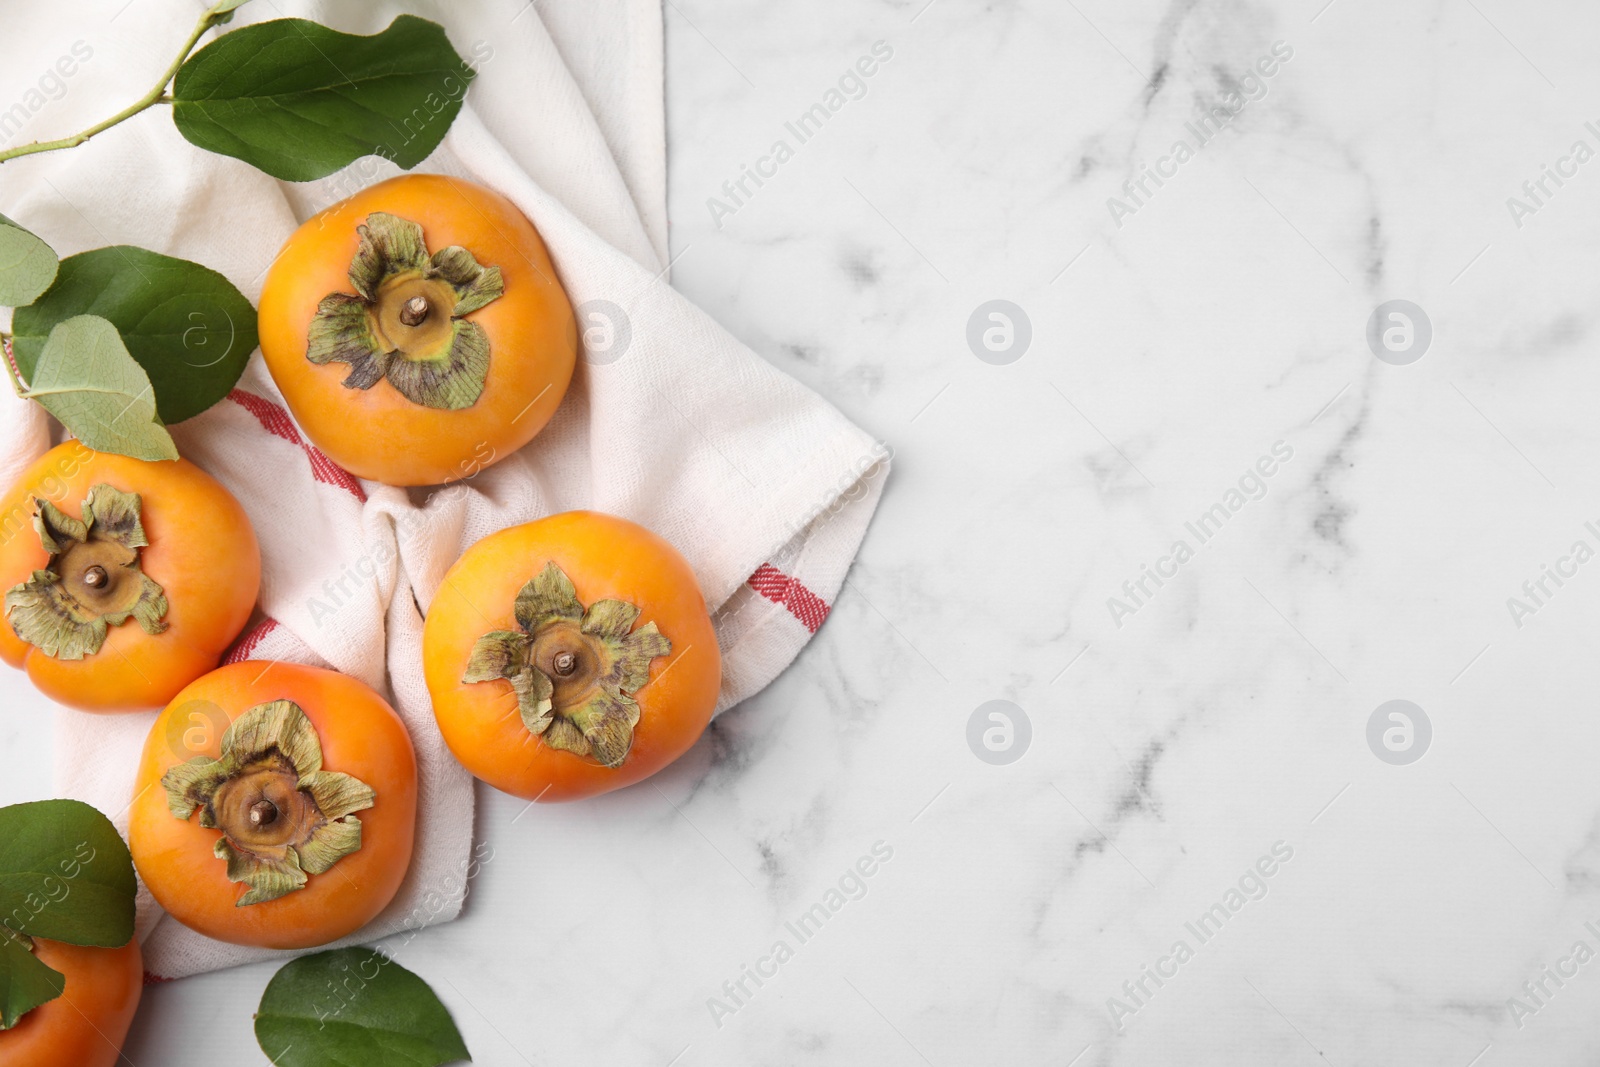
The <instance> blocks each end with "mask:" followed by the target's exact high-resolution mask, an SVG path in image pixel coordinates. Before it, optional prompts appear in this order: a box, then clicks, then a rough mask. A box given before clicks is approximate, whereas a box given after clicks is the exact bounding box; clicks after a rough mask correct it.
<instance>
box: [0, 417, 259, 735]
mask: <svg viewBox="0 0 1600 1067" xmlns="http://www.w3.org/2000/svg"><path fill="white" fill-rule="evenodd" d="M260 584H261V550H260V547H259V546H258V545H257V544H256V536H255V532H254V531H253V530H252V529H251V527H250V520H249V518H248V517H247V516H246V515H245V512H244V509H243V508H242V507H240V506H239V502H238V501H237V500H235V499H234V498H233V496H232V495H231V494H230V493H229V492H228V491H227V490H226V489H224V488H223V487H222V485H221V484H219V483H218V482H217V481H216V480H215V479H213V478H212V477H211V476H210V475H208V474H206V473H205V472H204V471H202V470H201V469H200V468H199V467H196V466H195V465H194V464H192V463H190V462H189V461H187V460H182V459H180V460H176V461H162V462H156V463H152V462H147V461H145V460H140V459H130V458H128V457H127V456H119V455H114V454H112V453H109V452H95V451H93V450H91V449H90V448H88V447H87V446H85V445H84V444H82V443H81V442H78V441H68V442H67V443H65V444H62V445H59V446H57V447H56V448H53V449H51V450H50V451H49V452H46V453H45V454H44V455H43V456H42V457H40V458H39V460H38V462H36V463H34V464H33V466H31V467H29V468H28V470H27V471H26V472H24V473H23V475H22V477H21V478H20V479H18V481H17V483H16V485H14V486H13V487H12V488H11V490H10V492H9V493H7V494H6V496H5V497H4V498H3V499H0V588H4V589H5V590H6V594H5V623H4V624H3V625H0V658H4V659H5V661H6V662H7V663H9V664H11V665H12V666H13V667H21V668H22V669H23V670H25V671H27V673H28V678H29V679H30V680H31V681H32V682H33V684H34V685H35V686H37V687H38V688H39V689H40V691H41V692H43V693H44V694H45V695H46V696H49V697H50V698H51V699H53V700H56V701H58V702H60V703H62V704H66V705H69V706H71V707H75V708H80V709H82V710H84V711H101V712H120V711H138V710H144V709H149V708H159V707H161V706H162V705H164V704H166V703H167V701H169V700H171V699H172V698H173V696H174V695H176V694H177V692H178V690H180V689H182V688H183V687H184V686H186V685H188V684H189V683H190V682H192V681H194V680H195V679H196V678H198V677H200V676H201V675H202V674H204V673H205V672H206V671H209V670H211V669H212V668H213V667H215V666H216V665H217V660H218V659H219V658H220V657H221V655H222V653H223V651H224V650H225V649H226V648H227V647H228V645H230V644H231V643H232V642H233V639H234V638H235V637H237V636H238V634H239V631H240V630H242V629H243V628H244V625H245V623H246V622H248V621H249V619H250V612H251V610H252V609H253V608H254V606H255V602H256V592H257V590H258V588H259V587H260Z"/></svg>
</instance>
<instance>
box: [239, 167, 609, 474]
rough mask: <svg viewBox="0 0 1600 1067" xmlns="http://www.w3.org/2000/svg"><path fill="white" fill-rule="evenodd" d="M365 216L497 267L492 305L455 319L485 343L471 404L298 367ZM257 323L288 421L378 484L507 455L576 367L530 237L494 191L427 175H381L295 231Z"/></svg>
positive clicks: (264, 294) (472, 468) (557, 301)
mask: <svg viewBox="0 0 1600 1067" xmlns="http://www.w3.org/2000/svg"><path fill="white" fill-rule="evenodd" d="M374 211H383V212H388V213H389V214H392V215H398V216H400V217H401V218H405V219H410V220H412V221H414V222H417V223H420V224H421V226H422V231H423V236H424V238H425V240H426V241H427V245H428V250H429V251H430V252H437V251H438V250H439V249H441V248H444V247H446V246H447V245H460V246H462V247H463V248H466V249H467V250H468V251H469V252H471V253H472V254H473V256H474V257H476V259H477V261H478V262H479V263H480V264H483V265H484V266H491V265H492V266H497V267H499V268H500V272H501V275H502V276H503V277H504V279H505V292H504V294H503V295H501V296H500V297H499V298H498V299H496V300H495V301H493V302H492V303H490V304H488V305H487V306H486V307H483V308H480V309H479V310H477V311H474V312H472V313H471V314H470V315H468V316H467V317H468V318H469V319H470V320H471V321H473V322H476V323H478V324H479V325H481V326H482V327H483V328H484V329H485V330H486V331H487V332H488V335H489V342H490V354H489V376H488V380H487V382H486V383H485V385H484V390H483V395H482V396H480V397H479V398H478V401H477V403H475V404H473V405H472V406H471V407H468V408H463V409H461V410H459V411H445V410H440V409H436V408H430V407H424V406H422V405H419V404H415V403H413V402H411V401H410V400H408V399H406V398H405V397H404V396H403V395H402V394H401V393H400V392H399V391H398V390H396V389H395V388H394V386H392V385H390V384H389V382H387V381H379V382H378V383H377V384H376V385H374V386H373V387H372V388H370V389H365V390H363V389H347V388H345V387H344V385H342V384H341V383H342V382H343V381H344V378H345V376H346V375H347V374H348V373H349V371H350V368H349V367H348V366H347V365H345V364H343V363H329V364H324V365H322V366H318V365H316V364H314V363H312V362H311V361H310V360H308V359H306V347H307V331H308V329H309V327H310V325H311V319H312V317H313V315H314V314H315V312H316V310H317V304H318V302H320V301H321V300H322V298H323V297H325V296H327V295H328V294H330V293H334V292H342V293H350V294H352V295H353V294H355V292H356V290H355V288H354V286H352V285H351V284H350V279H349V272H350V263H351V260H352V259H353V258H354V256H355V254H356V249H357V248H358V247H359V245H360V243H361V242H360V236H359V235H358V234H357V233H356V227H357V226H358V225H360V224H361V223H362V222H364V221H365V220H366V217H367V216H368V215H369V214H371V213H372V212H374ZM259 320H260V322H259V326H260V334H261V354H262V355H263V356H264V357H265V358H266V361H267V369H268V370H269V371H271V373H272V378H273V381H275V382H276V383H277V385H278V389H279V391H281V392H282V393H283V398H284V400H285V401H287V403H288V405H289V410H290V411H291V412H293V413H294V417H295V421H297V422H298V423H299V424H300V426H301V428H302V429H304V430H305V432H306V433H307V434H308V435H309V436H310V438H311V440H312V441H313V442H314V443H315V444H316V446H317V447H318V448H320V449H322V451H323V452H325V453H327V454H328V456H329V457H331V458H332V459H333V461H334V462H335V463H338V464H339V465H340V466H342V467H344V468H345V469H346V470H348V471H350V472H351V473H352V474H355V475H356V476H358V477H361V478H370V479H372V480H374V481H379V482H383V483H385V484H387V485H435V484H438V483H442V482H452V481H456V480H459V479H461V478H469V477H471V476H472V475H474V474H476V473H478V471H480V470H482V469H483V468H484V467H486V466H488V465H489V464H490V463H493V462H494V461H495V460H497V459H503V458H504V457H506V456H508V455H510V454H511V453H512V452H515V451H516V450H517V449H519V448H521V447H522V446H523V445H525V444H527V443H528V442H529V441H531V440H533V437H534V435H535V434H537V433H538V432H539V431H540V430H542V429H543V428H544V426H545V424H546V423H547V422H549V421H550V417H551V416H552V415H554V414H555V411H556V408H557V407H558V406H559V405H560V403H561V398H562V396H563V395H565V393H566V390H567V385H568V383H569V382H570V381H571V380H572V372H573V368H574V366H575V364H576V362H577V352H578V334H577V323H576V320H575V318H574V317H573V313H572V305H571V304H570V303H569V302H568V300H567V294H566V291H565V290H564V289H562V287H561V283H560V281H559V280H558V279H557V277H556V272H555V268H554V266H553V265H552V264H551V262H550V256H549V253H548V252H547V251H546V250H545V246H544V241H543V239H541V238H540V236H539V232H538V231H537V230H535V229H534V228H533V224H532V223H530V222H529V221H528V220H527V219H526V218H525V217H524V216H523V215H522V213H521V212H520V211H518V210H517V208H516V206H515V205H514V204H512V203H511V201H509V200H507V199H506V198H505V197H503V196H501V195H500V194H498V193H495V192H492V191H490V190H488V189H485V188H484V187H482V186H480V185H475V184H473V183H472V182H467V181H463V180H461V179H460V178H450V177H445V176H443V175H437V174H407V175H401V176H400V177H397V178H390V179H389V180H388V181H385V182H379V183H378V184H377V185H374V186H371V187H370V188H368V189H364V190H362V191H361V192H359V193H357V194H356V195H355V196H352V197H350V198H349V199H348V200H343V201H341V202H339V203H337V204H335V205H333V206H332V207H330V208H328V209H326V210H324V211H322V212H321V213H319V214H317V215H314V216H312V217H311V218H310V219H308V220H306V222H305V224H304V225H302V226H301V227H300V228H299V229H298V230H296V231H295V232H294V233H293V234H292V235H291V236H290V237H289V240H288V241H287V242H286V243H285V244H284V246H283V250H282V251H281V252H280V253H279V254H278V258H277V259H276V260H275V261H274V262H273V264H272V267H271V269H270V270H268V272H267V278H266V283H265V285H264V286H263V287H262V290H261V304H260V310H259ZM530 405H531V406H530Z"/></svg>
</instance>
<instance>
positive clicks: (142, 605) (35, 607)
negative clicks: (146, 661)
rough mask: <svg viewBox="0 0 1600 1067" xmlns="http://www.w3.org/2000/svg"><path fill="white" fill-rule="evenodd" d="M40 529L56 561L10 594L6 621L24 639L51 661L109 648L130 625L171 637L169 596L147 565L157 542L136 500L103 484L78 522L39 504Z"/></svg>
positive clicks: (36, 516)
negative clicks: (145, 552) (144, 559)
mask: <svg viewBox="0 0 1600 1067" xmlns="http://www.w3.org/2000/svg"><path fill="white" fill-rule="evenodd" d="M34 504H35V506H36V508H37V509H38V510H37V511H36V512H35V513H34V517H33V528H34V531H35V532H36V533H37V534H38V535H39V543H40V544H41V545H42V546H43V547H44V550H45V551H46V552H48V553H49V554H50V562H49V564H48V566H47V567H46V569H44V570H41V571H34V572H33V576H32V577H31V578H29V579H28V580H27V581H25V582H22V583H21V584H19V585H16V586H13V587H12V588H11V589H9V590H7V592H6V599H5V614H6V618H7V619H8V620H9V621H10V623H11V628H12V629H13V630H15V631H16V634H17V636H18V637H20V638H22V639H23V640H24V641H26V642H28V644H30V645H33V646H34V647H35V648H37V649H39V650H40V651H41V652H43V653H44V654H45V655H47V656H54V657H55V658H57V659H65V660H78V659H83V658H84V657H85V656H92V655H94V654H95V653H96V652H99V651H100V648H101V646H102V645H104V644H105V640H106V633H107V631H108V630H109V629H110V628H111V627H112V626H119V625H121V624H122V623H124V622H127V621H128V620H129V619H130V618H131V619H134V620H135V621H136V622H138V624H139V626H140V628H141V629H143V630H144V632H145V633H147V634H159V633H161V632H163V631H164V630H166V628H167V624H166V623H165V622H163V621H162V619H163V618H164V617H165V616H166V614H167V597H166V594H165V593H164V592H162V589H161V586H160V585H158V584H157V583H156V581H155V580H154V579H153V578H151V577H150V576H149V575H147V574H145V573H144V570H143V568H142V566H141V561H140V555H139V550H140V549H142V548H145V547H147V546H148V545H149V544H150V541H149V540H148V539H147V538H146V537H145V533H144V524H143V523H142V522H141V521H140V517H139V513H140V500H139V495H138V494H137V493H124V492H122V491H121V490H119V489H115V488H113V487H112V486H109V485H105V484H100V485H96V486H93V487H92V488H91V489H90V490H89V495H88V496H87V497H85V498H84V501H83V508H82V513H83V518H82V519H81V520H79V519H74V518H73V517H72V516H71V515H68V514H67V513H66V512H64V511H62V510H61V509H60V508H58V507H56V506H55V505H54V504H52V503H51V502H50V501H48V500H40V499H37V498H35V500H34Z"/></svg>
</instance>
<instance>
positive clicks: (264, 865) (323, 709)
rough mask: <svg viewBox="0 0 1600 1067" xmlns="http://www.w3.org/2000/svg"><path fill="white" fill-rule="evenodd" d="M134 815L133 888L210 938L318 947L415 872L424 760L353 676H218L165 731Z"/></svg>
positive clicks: (372, 910) (159, 722)
mask: <svg viewBox="0 0 1600 1067" xmlns="http://www.w3.org/2000/svg"><path fill="white" fill-rule="evenodd" d="M134 788H135V792H134V799H133V805H132V807H131V808H129V813H128V847H129V849H130V850H131V851H132V853H133V864H134V867H136V868H137V869H138V872H139V877H140V878H142V879H143V880H144V884H145V886H146V887H147V888H148V889H149V890H150V893H151V895H152V896H154V897H155V898H156V901H157V903H159V904H160V905H161V906H162V907H163V908H165V909H166V911H167V913H168V914H169V915H171V916H172V917H173V918H175V919H177V920H178V921H179V922H181V923H183V924H184V925H185V926H188V927H190V928H191V929H194V930H198V931H199V932H200V933H202V934H205V935H206V936H207V937H213V938H216V939H217V940H219V941H228V942H231V943H233V944H238V945H257V946H261V947H265V948H313V947H315V946H317V945H325V944H327V943H328V942H330V941H334V940H337V939H338V938H341V937H344V936H345V935H346V934H350V933H354V932H355V931H356V930H358V929H360V928H361V927H362V926H365V925H366V924H367V923H368V922H369V921H371V920H372V919H373V918H374V917H376V916H377V914H378V913H379V912H381V911H382V910H383V909H384V908H385V907H386V906H387V905H388V904H389V902H390V901H391V900H392V899H394V895H395V893H396V892H397V891H398V890H399V888H400V883H401V881H402V880H403V879H404V878H405V874H406V869H407V868H408V867H409V866H410V864H411V848H412V843H413V838H414V836H415V833H416V821H417V760H416V753H415V752H414V751H413V749H412V747H411V737H410V735H409V734H408V733H407V732H406V728H405V724H404V723H403V722H402V721H401V719H400V716H399V715H397V714H395V711H394V709H393V708H391V707H390V706H389V704H388V703H387V702H386V701H385V700H384V699H383V698H382V697H381V696H379V695H378V694H377V693H376V692H374V691H373V690H372V689H370V688H369V687H367V686H366V685H364V684H362V683H361V682H359V681H357V680H356V679H354V678H350V677H348V676H346V675H343V674H339V673H338V672H336V671H330V670H323V669H321V668H318V667H304V666H300V665H299V664H294V663H271V662H262V661H254V660H251V661H246V662H243V663H232V664H229V665H228V666H226V667H221V668H219V669H217V670H215V671H212V672H211V673H210V674H208V675H206V676H205V677H203V678H201V679H199V680H198V681H196V682H195V683H194V684H192V685H190V686H189V687H188V688H186V689H185V690H184V691H183V692H181V693H179V694H178V695H177V697H175V698H174V699H173V701H172V703H171V704H170V705H168V706H167V708H166V710H165V711H163V712H162V713H161V715H160V716H159V717H158V718H157V719H156V722H155V725H154V726H152V727H151V729H150V736H149V737H148V738H147V739H146V741H145V747H144V756H143V759H142V760H141V762H140V765H139V775H138V779H137V781H136V782H135V787H134Z"/></svg>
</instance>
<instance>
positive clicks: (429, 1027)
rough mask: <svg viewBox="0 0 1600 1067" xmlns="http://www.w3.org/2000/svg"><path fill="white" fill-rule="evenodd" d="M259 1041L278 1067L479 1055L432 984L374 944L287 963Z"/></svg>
mask: <svg viewBox="0 0 1600 1067" xmlns="http://www.w3.org/2000/svg"><path fill="white" fill-rule="evenodd" d="M256 1041H257V1042H259V1043H260V1045H261V1051H263V1052H265V1053H266V1054H267V1058H268V1059H270V1060H272V1062H273V1063H275V1064H277V1065H278V1067H324V1065H326V1064H330V1063H337V1064H339V1065H340V1067H393V1065H397V1064H398V1065H403V1067H438V1065H439V1064H444V1063H456V1062H458V1061H461V1060H470V1059H471V1058H472V1056H471V1055H470V1054H469V1053H468V1052H467V1046H466V1044H465V1043H464V1042H463V1041H462V1040H461V1032H460V1031H459V1030H457V1029H456V1024H455V1023H454V1021H452V1020H451V1018H450V1013H449V1011H447V1010H446V1009H445V1006H444V1005H443V1004H441V1003H439V998H438V997H436V996H435V995H434V993H433V990H432V989H429V988H428V983H426V982H424V981H423V980H422V979H420V978H418V977H417V976H416V975H414V974H412V973H411V972H410V971H408V970H406V969H405V968H404V967H402V966H400V965H399V964H398V963H395V962H394V961H393V960H392V959H390V958H389V957H387V956H385V955H383V954H382V953H380V952H378V951H376V950H375V949H370V948H341V949H335V950H333V951H331V952H318V953H316V954H314V955H310V956H301V957H300V958H299V959H297V960H293V961H291V962H289V963H288V964H285V965H284V967H283V969H282V970H280V971H279V972H278V973H277V974H275V975H273V977H272V981H270V982H268V983H267V991H266V992H265V993H263V994H262V995H261V1007H260V1009H258V1011H257V1012H256Z"/></svg>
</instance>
